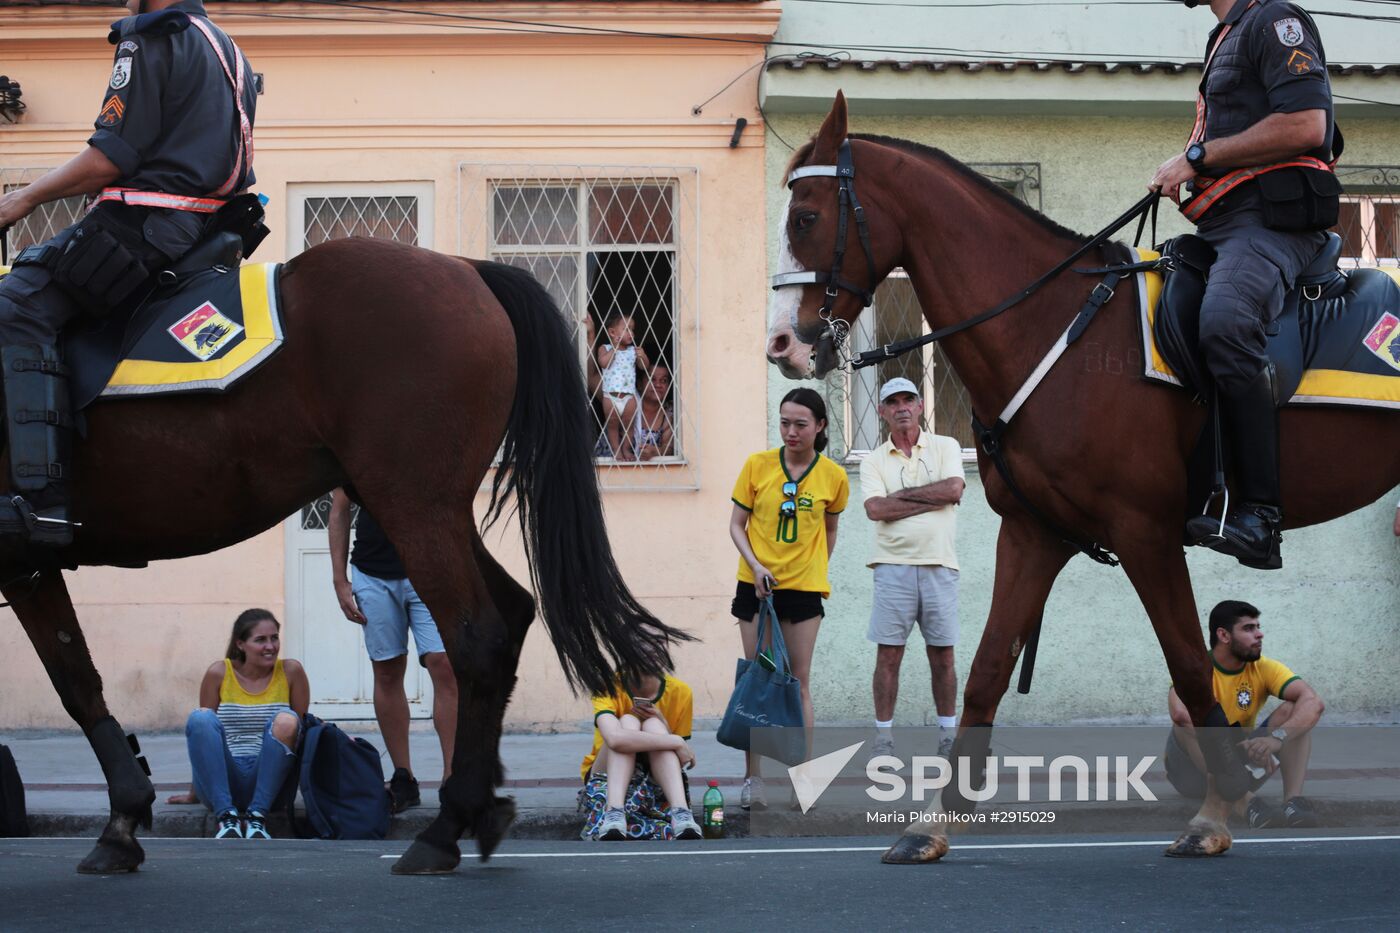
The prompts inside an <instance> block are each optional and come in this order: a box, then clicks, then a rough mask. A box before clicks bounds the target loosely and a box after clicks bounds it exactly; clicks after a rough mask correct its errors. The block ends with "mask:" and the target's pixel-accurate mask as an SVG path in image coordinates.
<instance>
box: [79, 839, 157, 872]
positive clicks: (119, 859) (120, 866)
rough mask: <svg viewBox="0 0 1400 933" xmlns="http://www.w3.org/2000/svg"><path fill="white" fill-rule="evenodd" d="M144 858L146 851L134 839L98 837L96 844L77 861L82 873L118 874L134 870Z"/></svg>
mask: <svg viewBox="0 0 1400 933" xmlns="http://www.w3.org/2000/svg"><path fill="white" fill-rule="evenodd" d="M145 860H146V852H145V850H144V849H142V848H141V844H140V843H139V842H137V841H136V840H135V839H132V840H131V841H130V842H129V843H119V842H113V841H111V840H108V839H99V840H98V841H97V845H95V846H93V848H92V851H91V852H89V853H88V854H87V858H85V859H83V860H82V861H81V862H79V863H78V873H79V874H82V875H120V874H122V873H124V872H129V871H135V870H136V869H138V868H140V867H141V863H142V862H144V861H145Z"/></svg>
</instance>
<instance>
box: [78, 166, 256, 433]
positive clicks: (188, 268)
mask: <svg viewBox="0 0 1400 933" xmlns="http://www.w3.org/2000/svg"><path fill="white" fill-rule="evenodd" d="M262 219H263V207H262V204H261V202H260V201H259V200H258V198H257V196H256V195H251V194H244V195H239V196H238V197H236V198H233V199H232V200H230V201H229V202H228V203H227V204H225V205H224V206H223V207H222V208H220V209H219V211H218V212H217V213H215V214H214V215H213V217H211V218H210V221H209V224H208V226H207V227H206V228H205V231H204V235H203V236H202V237H201V238H200V240H199V242H197V243H196V244H195V245H194V246H193V247H192V248H191V249H190V251H189V252H188V253H186V254H185V255H184V256H182V257H181V258H180V259H179V260H177V261H176V262H174V263H172V264H171V265H170V266H168V267H166V268H165V269H162V270H161V271H160V272H158V273H156V274H155V275H154V276H152V277H151V279H150V280H149V281H148V282H147V283H146V284H145V285H143V286H141V287H140V288H138V289H136V291H135V293H134V294H133V296H132V297H131V298H130V299H128V300H127V301H126V302H124V303H123V304H122V305H120V306H118V307H116V308H113V309H112V310H111V311H110V312H109V313H108V314H106V315H103V316H102V317H95V318H84V319H80V321H79V323H77V324H75V325H74V326H73V327H70V328H69V329H68V330H67V331H65V332H64V334H63V340H62V342H63V358H64V361H65V362H66V363H67V364H68V368H69V370H70V372H71V373H72V377H71V378H72V388H71V397H72V400H73V409H74V411H81V410H82V409H84V408H86V407H87V406H88V405H89V404H91V403H92V401H93V400H94V399H96V398H97V396H98V394H99V393H101V392H102V390H103V389H104V388H105V387H106V385H107V382H108V380H109V379H111V377H112V373H113V371H115V370H116V368H117V365H118V364H119V363H120V362H121V361H122V359H124V358H125V356H126V354H127V352H128V351H130V350H131V349H132V347H134V346H135V345H136V343H137V341H139V340H140V339H141V337H142V335H144V334H145V332H146V330H147V329H148V328H149V327H150V326H151V323H152V320H153V318H154V317H155V316H156V315H157V314H158V313H159V312H160V311H161V310H162V308H163V302H162V300H161V299H164V298H168V297H170V296H172V295H175V294H177V293H179V292H180V291H181V290H183V289H184V288H185V287H187V286H188V285H189V284H190V283H191V282H192V281H193V280H194V279H196V278H198V277H200V276H201V275H202V274H204V273H206V272H209V271H210V270H221V271H236V270H237V269H238V266H239V263H241V262H242V261H243V260H244V259H246V258H247V257H248V256H249V255H251V254H252V252H253V250H255V249H257V247H258V244H259V243H261V242H262V241H263V238H264V237H266V236H267V234H268V229H267V227H266V226H264V225H263V223H262Z"/></svg>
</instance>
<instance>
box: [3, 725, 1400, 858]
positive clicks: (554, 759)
mask: <svg viewBox="0 0 1400 933" xmlns="http://www.w3.org/2000/svg"><path fill="white" fill-rule="evenodd" d="M340 725H341V727H342V728H343V729H345V731H346V732H349V733H351V734H353V735H360V736H363V737H364V738H366V739H367V740H368V741H370V742H371V743H372V744H373V745H374V746H375V747H376V748H380V749H382V748H383V742H382V741H381V740H380V736H379V734H378V731H377V729H376V728H375V726H374V724H373V723H342V724H340ZM820 731H822V730H819V732H820ZM844 731H845V730H839V732H844ZM839 732H838V731H837V730H832V732H829V733H828V736H831V737H838V736H839ZM832 733H837V734H836V735H832ZM853 734H854V736H855V738H854V740H855V741H859V740H861V739H862V738H865V737H866V735H865V733H864V730H856V731H855V732H854V733H853ZM1001 735H1002V736H1003V737H1004V738H1007V739H1010V738H1012V735H1013V733H1011V732H1010V731H1009V730H1002V731H1001ZM1124 735H1125V741H1126V742H1127V743H1128V745H1129V746H1130V747H1129V748H1128V749H1127V750H1129V751H1132V752H1134V753H1141V754H1144V755H1160V754H1161V742H1162V740H1163V737H1164V735H1165V731H1164V730H1163V729H1157V728H1148V729H1139V730H1131V731H1125V733H1124ZM1134 736H1136V737H1135V738H1134ZM1397 736H1400V729H1397V728H1394V727H1391V728H1388V729H1384V730H1379V731H1378V730H1377V729H1375V728H1370V727H1367V728H1347V727H1333V728H1329V729H1326V730H1321V729H1320V730H1318V733H1317V739H1316V740H1315V742H1314V751H1313V758H1312V767H1311V768H1310V770H1309V776H1308V783H1307V787H1306V789H1305V793H1306V794H1307V795H1308V797H1309V798H1310V799H1312V800H1313V801H1314V803H1315V804H1316V805H1317V808H1318V811H1319V813H1320V815H1321V816H1322V817H1323V821H1324V824H1325V825H1327V826H1329V827H1348V826H1349V827H1366V828H1371V829H1374V828H1376V827H1380V826H1400V741H1396V740H1395V739H1396V737H1397ZM590 738H591V737H590V736H589V735H588V734H582V733H572V734H552V735H506V736H503V737H502V739H501V757H502V760H503V762H504V764H505V775H506V783H505V786H504V787H503V788H502V790H501V793H502V794H506V795H510V796H513V797H514V798H515V801H516V806H517V808H518V818H517V821H516V823H515V825H514V827H513V829H512V832H511V834H512V836H514V837H516V838H528V839H556V840H558V839H573V838H577V834H578V829H579V826H580V825H581V819H580V817H579V815H578V813H577V812H576V810H575V795H576V792H577V790H578V788H579V786H580V779H579V772H578V768H579V764H580V762H581V760H582V757H583V755H584V753H585V752H586V751H587V750H588V747H589V741H590ZM1065 739H1066V741H1065V742H1064V743H1063V744H1059V747H1060V748H1061V749H1062V750H1063V752H1065V753H1073V752H1074V751H1075V746H1076V744H1077V743H1076V742H1075V740H1074V739H1073V738H1072V735H1071V733H1069V732H1066V734H1065ZM840 740H841V741H848V740H847V739H844V738H842V739H840ZM140 741H141V749H142V753H143V754H144V755H145V756H146V760H147V761H148V762H149V763H150V766H151V779H152V781H153V782H154V783H155V785H156V792H157V797H156V803H155V808H154V815H155V825H154V828H153V830H152V831H151V832H150V833H149V834H148V835H152V836H195V837H198V836H206V835H210V834H211V832H212V818H211V817H210V815H209V814H208V813H207V811H206V810H205V809H204V807H202V806H198V805H196V806H188V805H177V804H168V803H166V802H165V800H166V798H167V797H169V796H170V795H171V794H173V793H177V792H183V791H184V790H186V789H187V788H188V786H189V780H190V765H189V759H188V757H187V755H186V752H185V738H184V735H183V734H178V733H144V734H142V735H141V736H140ZM0 742H3V743H5V744H7V745H9V746H10V748H11V750H12V752H13V753H14V756H15V761H16V764H17V765H18V767H19V771H20V775H21V776H22V778H23V780H24V784H25V795H26V804H27V807H28V810H29V820H30V827H31V832H32V834H33V835H35V836H96V835H97V834H98V833H100V832H101V829H102V827H103V825H105V823H106V820H107V814H108V804H107V794H106V790H105V785H104V784H103V779H102V772H101V769H100V768H99V767H98V765H97V760H96V758H95V757H94V756H93V754H92V751H91V749H90V748H89V747H88V744H87V741H86V739H85V738H83V737H82V736H81V735H74V734H59V733H16V734H9V735H7V734H5V733H3V732H0ZM824 744H825V743H823V742H822V741H820V740H819V747H818V749H817V752H816V754H818V755H820V754H822V753H823V752H824V751H826V748H825V747H823V746H824ZM996 744H1000V743H996ZM1057 744H1058V743H1057ZM691 745H692V747H693V748H694V749H695V754H696V759H697V765H696V768H695V771H694V772H693V773H692V774H691V776H690V782H691V788H692V803H693V804H695V805H696V807H697V808H698V806H699V798H700V795H701V794H702V793H703V791H704V789H705V787H706V784H707V782H708V781H709V780H710V779H711V778H714V779H717V780H718V781H719V783H720V789H721V791H722V792H723V794H724V799H725V815H726V835H728V836H731V837H741V836H747V835H749V830H750V828H749V820H748V814H747V813H745V812H744V811H742V810H740V809H739V806H738V803H739V789H740V785H741V784H742V780H743V767H744V765H743V758H742V756H741V755H740V753H739V752H737V751H735V750H733V749H730V748H726V747H723V746H721V745H719V743H718V742H716V741H715V733H714V732H711V731H704V732H696V733H695V735H694V737H693V738H692V740H691ZM410 749H411V756H412V760H413V764H414V771H415V772H416V774H417V776H418V778H419V781H420V782H421V787H422V790H423V804H422V805H421V806H419V807H415V808H413V809H411V810H408V811H406V812H404V813H401V814H398V815H396V816H395V817H394V819H393V824H392V828H391V832H390V838H394V839H404V838H412V837H413V836H415V835H416V834H417V833H418V832H420V831H421V830H422V829H423V828H424V827H426V826H427V824H428V823H429V822H430V821H431V820H432V819H433V817H434V816H435V815H436V813H437V794H436V789H437V786H438V780H439V778H440V777H441V773H442V772H441V768H442V757H441V753H440V750H439V746H438V741H437V735H436V734H435V733H434V732H432V731H431V729H430V728H427V725H426V724H415V725H414V728H413V731H412V732H411V733H410ZM1008 753H1014V752H1013V751H1011V750H1010V749H1009V748H1002V749H999V750H998V754H1008ZM865 754H866V752H864V751H862V753H861V754H860V755H859V756H858V757H857V758H855V759H853V761H852V768H851V769H848V770H846V771H843V776H842V777H840V778H838V779H837V780H836V781H835V782H834V785H833V790H832V793H831V798H830V799H829V800H828V804H835V805H836V806H830V805H827V806H819V807H818V808H816V809H815V810H813V811H812V812H811V813H809V814H805V815H802V814H798V813H787V812H786V807H785V805H786V803H787V797H788V793H789V792H788V790H787V789H786V788H784V787H782V786H781V785H780V783H779V781H778V780H775V779H773V778H770V779H769V783H768V791H769V796H770V798H772V799H771V801H770V802H771V803H773V804H774V809H772V810H770V811H768V813H766V814H764V819H763V820H762V821H761V823H760V831H759V832H758V833H756V834H758V835H809V836H810V835H829V834H833V833H838V834H839V833H848V832H851V831H853V830H854V831H858V832H859V831H866V832H869V831H870V829H869V828H866V829H863V830H862V829H860V828H857V827H853V826H852V825H851V816H850V813H849V812H846V813H845V815H844V816H842V815H840V814H839V813H837V812H835V811H838V810H840V809H841V806H842V803H843V801H850V800H853V799H854V800H859V799H862V798H861V797H860V795H862V794H863V793H864V789H865V786H866V781H865V779H864V777H863V776H862V775H863V767H864V761H865V757H864V755H865ZM769 767H771V768H772V769H773V773H775V774H776V773H778V768H779V766H778V765H776V764H770V765H767V766H765V771H767V768H769ZM852 769H853V770H852ZM391 771H392V768H391V766H390V765H389V761H388V757H387V756H385V757H384V772H385V775H386V777H387V775H388V774H389V773H390V772H391ZM905 773H906V775H907V773H908V772H907V771H906V772H905ZM1001 773H1002V775H1003V777H1002V779H1001V782H1000V783H1001V787H1002V792H1001V793H998V794H997V796H996V797H995V798H994V801H995V802H1000V801H1003V800H1005V799H1007V796H1008V794H1007V791H1008V790H1009V789H1010V788H1011V787H1012V786H1013V785H1014V783H1015V778H1014V776H1013V775H1011V773H1010V772H1007V771H1005V770H1003V771H1002V772H1001ZM1145 780H1146V783H1147V785H1148V786H1149V787H1150V788H1151V789H1152V790H1153V792H1154V793H1155V794H1157V795H1158V796H1159V797H1160V798H1161V802H1160V803H1156V804H1151V805H1141V809H1142V811H1143V816H1144V818H1147V817H1149V816H1150V818H1151V823H1152V824H1154V825H1157V826H1161V827H1164V828H1170V827H1172V826H1176V827H1180V826H1181V825H1183V824H1184V821H1185V820H1186V819H1189V817H1190V815H1191V814H1192V813H1193V812H1194V810H1195V807H1194V806H1193V805H1190V804H1188V803H1187V802H1186V801H1183V800H1181V799H1180V798H1178V797H1177V796H1176V794H1175V792H1174V791H1173V790H1172V789H1171V787H1170V786H1169V785H1168V784H1167V782H1166V778H1165V776H1164V774H1163V773H1162V771H1161V765H1160V762H1159V763H1157V764H1156V765H1154V766H1153V768H1152V770H1151V771H1150V772H1149V774H1148V775H1147V777H1146V779H1145ZM1262 793H1263V794H1264V795H1266V796H1269V797H1271V798H1272V799H1274V800H1275V801H1277V797H1278V795H1279V793H1280V787H1279V779H1278V778H1277V777H1275V778H1273V779H1272V780H1271V781H1270V783H1269V784H1268V785H1267V786H1266V787H1265V789H1264V790H1263V791H1262ZM1031 806H1034V805H1031ZM1056 807H1057V808H1058V809H1060V810H1061V811H1062V816H1061V819H1060V825H1059V827H1058V829H1060V830H1064V829H1068V828H1069V827H1068V826H1067V825H1066V823H1067V822H1068V823H1071V824H1072V825H1073V826H1074V827H1076V829H1077V831H1083V832H1093V831H1095V830H1096V829H1098V830H1099V831H1108V828H1109V824H1110V822H1111V823H1113V824H1114V825H1118V824H1119V823H1121V821H1122V819H1123V816H1124V813H1125V810H1124V808H1122V807H1121V806H1117V808H1116V810H1115V811H1114V812H1113V813H1112V814H1109V813H1107V812H1101V811H1105V810H1106V809H1107V808H1106V807H1102V806H1096V805H1095V804H1092V803H1091V804H1057V805H1056ZM824 811H825V812H824ZM1066 816H1067V817H1068V819H1066ZM1144 825H1145V824H1144ZM272 828H273V831H274V833H275V834H277V835H288V834H289V830H288V827H287V825H286V822H285V818H284V817H281V816H280V815H279V816H278V818H277V821H276V822H274V824H273V827H272ZM1025 829H1026V827H1024V826H1022V827H1021V830H1022V831H1025Z"/></svg>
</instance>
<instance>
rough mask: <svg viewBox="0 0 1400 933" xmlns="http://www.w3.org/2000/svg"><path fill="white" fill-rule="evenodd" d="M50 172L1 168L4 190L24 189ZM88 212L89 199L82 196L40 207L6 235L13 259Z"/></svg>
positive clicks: (0, 188) (1, 189)
mask: <svg viewBox="0 0 1400 933" xmlns="http://www.w3.org/2000/svg"><path fill="white" fill-rule="evenodd" d="M46 171H48V169H43V168H0V191H4V192H10V191H14V190H15V189H16V188H23V187H24V186H25V185H28V184H30V183H31V182H33V181H34V180H36V179H37V178H38V177H39V176H40V175H42V174H44V172H46ZM86 210H87V199H86V198H84V197H82V196H81V195H79V196H77V197H72V198H61V199H59V200H57V201H50V202H49V203H48V204H41V205H39V207H38V208H37V209H36V210H35V211H34V213H32V214H30V215H29V216H28V217H26V218H24V219H23V220H21V221H20V222H19V223H17V224H15V225H14V226H13V227H11V228H10V229H9V230H8V231H7V232H6V233H5V241H6V246H8V247H9V250H10V255H11V256H13V255H14V254H15V253H17V252H18V251H20V250H22V249H24V248H25V247H26V246H30V245H32V244H34V243H42V242H44V241H45V240H47V239H48V238H49V237H51V236H53V235H54V234H55V233H57V232H58V231H60V230H62V229H63V228H64V227H67V226H69V225H70V224H74V223H77V222H78V220H79V218H81V217H82V216H83V213H84V212H85V211H86Z"/></svg>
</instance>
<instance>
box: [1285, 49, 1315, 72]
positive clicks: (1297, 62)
mask: <svg viewBox="0 0 1400 933" xmlns="http://www.w3.org/2000/svg"><path fill="white" fill-rule="evenodd" d="M1312 69H1313V57H1312V56H1311V55H1309V54H1308V53H1307V52H1304V51H1303V50H1302V49H1294V50H1293V54H1292V55H1290V56H1288V71H1289V73H1290V74H1295V75H1305V74H1307V73H1308V72H1310V71H1312Z"/></svg>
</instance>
